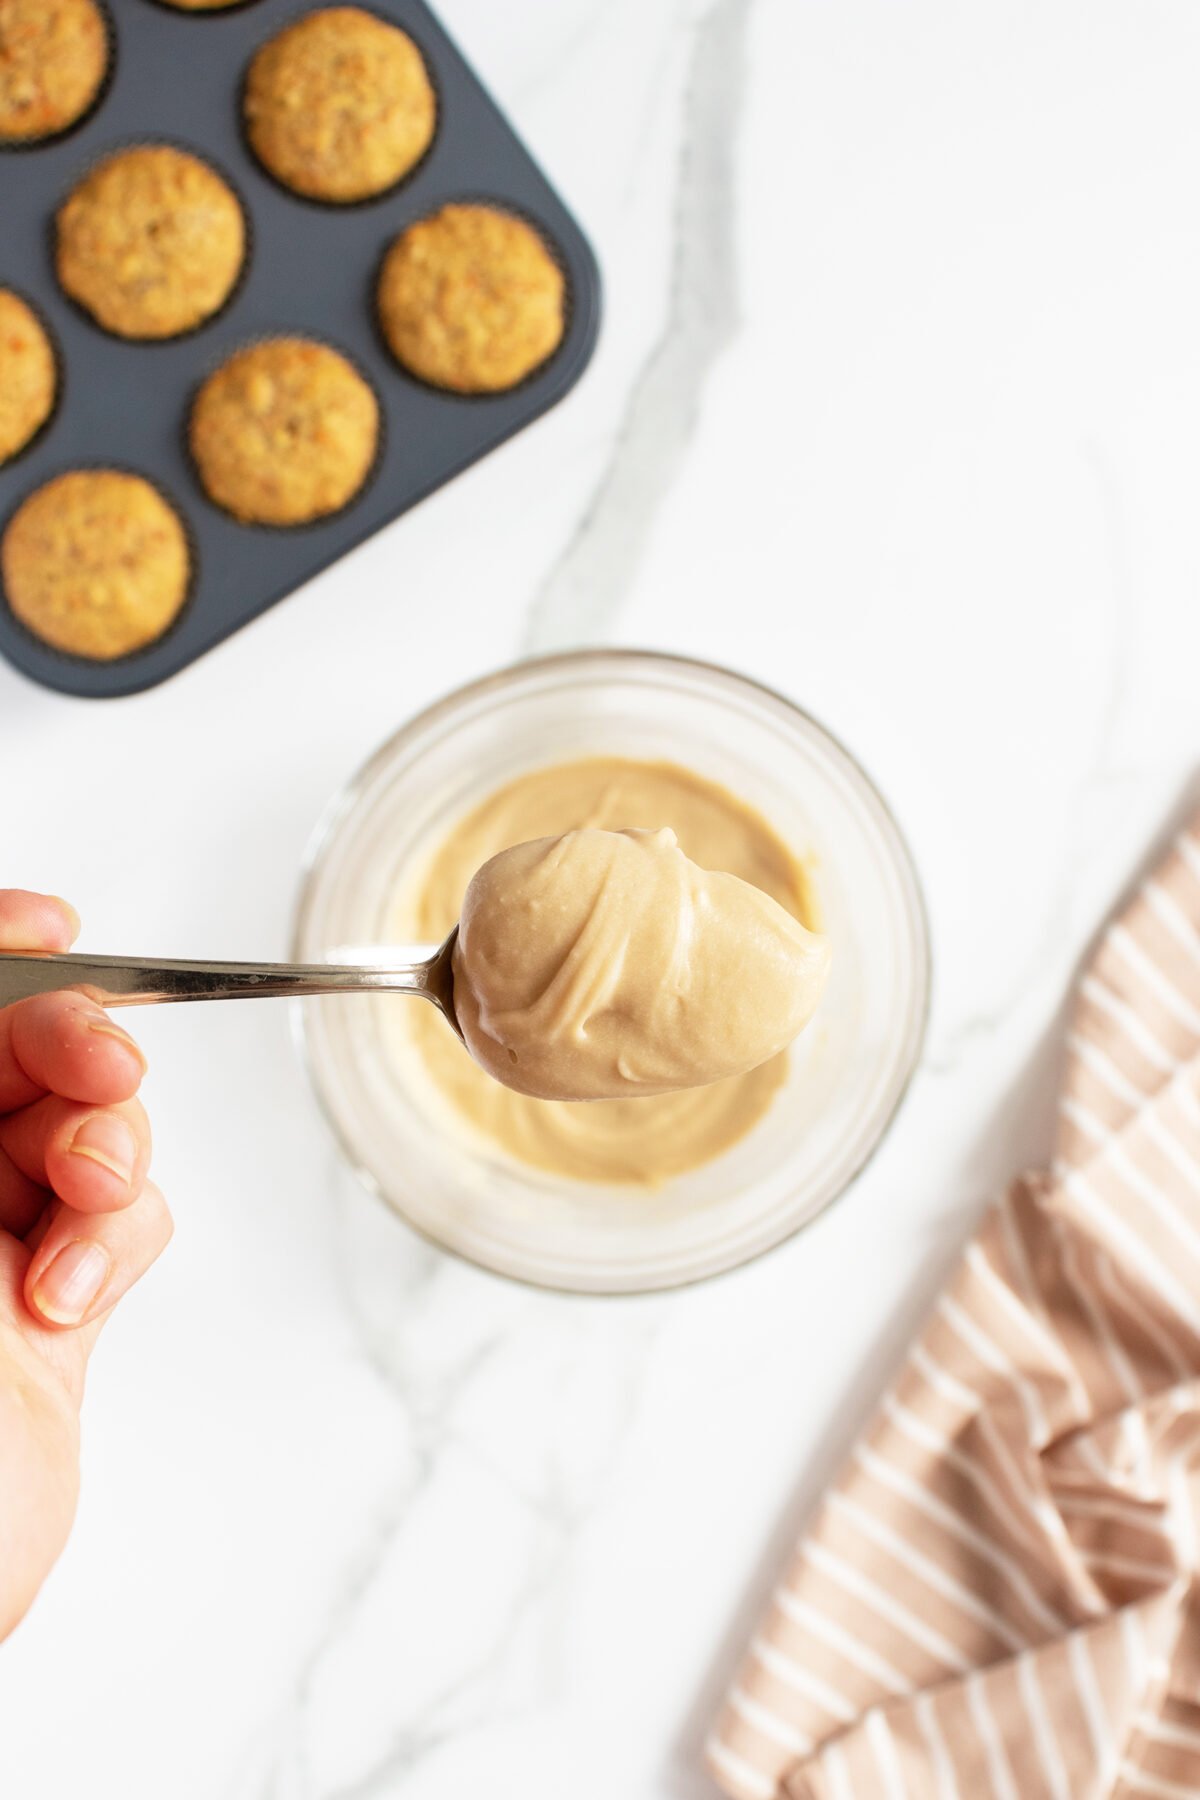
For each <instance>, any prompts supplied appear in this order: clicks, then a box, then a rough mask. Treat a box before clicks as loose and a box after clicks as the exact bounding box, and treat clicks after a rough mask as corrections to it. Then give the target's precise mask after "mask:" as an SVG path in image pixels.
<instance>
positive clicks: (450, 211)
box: [378, 205, 565, 394]
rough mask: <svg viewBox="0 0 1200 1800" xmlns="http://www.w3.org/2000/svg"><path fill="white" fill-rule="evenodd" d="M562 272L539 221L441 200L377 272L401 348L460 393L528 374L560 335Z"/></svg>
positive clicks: (395, 346)
mask: <svg viewBox="0 0 1200 1800" xmlns="http://www.w3.org/2000/svg"><path fill="white" fill-rule="evenodd" d="M564 295H565V284H564V281H563V275H562V271H561V269H560V268H559V266H558V264H557V263H556V262H555V260H554V258H553V257H552V256H551V254H550V252H549V251H548V250H547V248H546V246H545V244H544V243H543V242H542V240H541V238H540V237H539V236H538V234H537V232H536V231H534V230H533V228H532V227H531V226H529V225H527V224H526V223H525V221H524V220H523V219H517V218H514V217H513V215H512V214H511V213H507V212H502V211H500V210H499V208H497V207H494V206H459V205H454V206H443V207H442V209H441V211H440V212H437V213H434V214H433V215H432V216H431V217H430V218H428V219H420V220H418V221H417V223H416V224H415V225H410V226H409V227H408V229H407V230H406V231H403V232H401V234H400V236H399V237H398V238H397V239H396V241H395V243H394V244H393V245H392V247H391V249H390V250H389V251H388V253H387V256H386V257H385V259H384V264H383V270H382V273H381V274H380V278H379V295H378V301H379V321H380V324H381V326H382V328H383V334H384V336H385V338H386V339H387V341H388V344H389V345H390V346H391V350H392V353H393V355H394V356H395V357H396V358H397V360H398V361H399V362H401V363H403V365H404V367H405V368H406V369H409V370H410V371H411V372H412V373H413V374H414V375H417V376H419V377H420V378H421V380H422V381H428V382H431V383H432V384H433V385H434V386H435V387H442V388H452V389H454V390H455V391H456V392H458V393H462V394H482V393H495V392H498V391H500V390H502V389H504V388H510V387H513V386H515V385H516V383H517V382H518V381H522V380H523V379H524V378H525V376H526V375H529V374H530V373H531V372H532V371H533V370H534V369H536V368H537V367H538V365H539V364H540V363H543V362H545V360H546V358H547V357H548V356H549V355H551V353H552V352H553V351H554V350H555V349H557V347H558V345H559V343H560V342H561V341H562V335H563V330H564V327H565V318H564Z"/></svg>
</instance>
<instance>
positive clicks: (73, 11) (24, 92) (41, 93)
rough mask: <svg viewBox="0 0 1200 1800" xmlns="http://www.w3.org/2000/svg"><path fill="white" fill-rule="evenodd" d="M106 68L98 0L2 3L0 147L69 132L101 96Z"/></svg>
mask: <svg viewBox="0 0 1200 1800" xmlns="http://www.w3.org/2000/svg"><path fill="white" fill-rule="evenodd" d="M107 67H108V33H107V32H106V31H105V28H104V15H103V13H102V12H101V11H100V8H99V7H98V6H97V5H96V3H95V0H0V143H8V144H19V143H31V142H36V140H37V139H38V138H47V137H54V136H55V134H56V133H57V132H60V131H65V130H66V129H67V126H68V125H73V124H74V123H75V121H76V119H81V118H82V117H83V115H84V113H85V112H86V111H87V109H88V107H89V106H90V105H91V104H92V101H93V100H94V99H95V98H96V95H97V94H98V93H99V92H100V84H101V82H102V81H103V80H104V71H105V70H106V68H107Z"/></svg>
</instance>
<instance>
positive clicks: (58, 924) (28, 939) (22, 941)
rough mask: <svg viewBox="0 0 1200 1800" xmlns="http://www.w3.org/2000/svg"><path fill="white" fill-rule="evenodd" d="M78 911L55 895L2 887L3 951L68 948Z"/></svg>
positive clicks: (76, 933)
mask: <svg viewBox="0 0 1200 1800" xmlns="http://www.w3.org/2000/svg"><path fill="white" fill-rule="evenodd" d="M78 936H79V914H78V913H77V912H76V911H75V908H74V907H73V906H70V905H68V903H67V902H66V901H65V900H60V899H58V897H57V895H55V894H31V893H28V892H26V890H25V889H24V888H0V950H69V949H70V948H71V945H72V944H73V943H74V942H75V939H76V938H77V937H78Z"/></svg>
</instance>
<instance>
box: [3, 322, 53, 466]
mask: <svg viewBox="0 0 1200 1800" xmlns="http://www.w3.org/2000/svg"><path fill="white" fill-rule="evenodd" d="M57 387H58V373H57V370H56V368H55V365H54V351H53V350H52V349H51V346H50V339H49V338H48V337H47V336H46V333H45V330H44V328H43V326H42V324H41V322H40V320H39V319H38V317H37V315H36V314H35V313H34V312H33V311H32V310H31V308H30V307H28V306H27V305H26V304H25V302H24V300H22V299H21V297H20V295H19V294H14V293H12V292H11V290H10V289H8V288H0V463H3V462H6V461H7V460H8V458H9V457H10V456H15V455H16V453H17V451H18V450H22V449H24V447H25V445H26V444H27V443H28V442H29V440H30V438H31V437H33V436H34V435H35V433H36V432H37V431H38V430H39V429H40V428H41V426H43V425H44V424H45V422H46V420H47V419H48V418H49V417H50V414H51V412H52V411H53V409H54V395H55V391H56V389H57Z"/></svg>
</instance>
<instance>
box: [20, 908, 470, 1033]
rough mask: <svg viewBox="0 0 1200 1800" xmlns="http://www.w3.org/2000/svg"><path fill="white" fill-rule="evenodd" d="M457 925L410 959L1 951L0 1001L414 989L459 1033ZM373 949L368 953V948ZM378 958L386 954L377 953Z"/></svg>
mask: <svg viewBox="0 0 1200 1800" xmlns="http://www.w3.org/2000/svg"><path fill="white" fill-rule="evenodd" d="M457 936H458V927H457V926H455V928H454V930H453V931H452V932H451V933H450V936H449V937H448V938H447V939H446V941H445V943H444V944H442V945H441V946H440V947H439V948H438V949H437V950H435V951H433V953H432V954H431V955H429V956H426V957H424V958H422V959H420V960H418V961H415V962H400V963H391V962H384V961H382V960H380V961H372V962H370V963H364V964H362V965H355V964H351V963H243V962H174V961H165V960H164V961H161V962H156V961H154V960H153V959H151V958H149V957H144V956H77V955H74V954H71V955H54V954H50V953H48V952H43V951H40V950H17V951H11V950H9V951H0V1006H9V1005H11V1003H12V1002H13V1001H14V1000H25V999H28V997H29V996H30V995H31V994H46V993H51V992H53V991H54V990H55V989H57V988H85V989H86V990H87V992H88V993H89V994H91V995H92V997H93V998H94V999H96V1000H98V1001H99V1002H100V1004H101V1006H149V1005H151V1004H152V1003H154V1002H156V1001H166V1000H255V999H257V1000H269V999H277V998H280V997H288V998H295V997H300V998H305V997H307V996H309V995H312V994H415V995H416V996H417V998H418V999H420V1000H429V1001H432V1003H433V1005H434V1006H436V1007H437V1009H438V1011H439V1012H440V1013H441V1014H442V1015H443V1017H444V1018H446V1019H447V1020H449V1022H450V1024H451V1025H452V1026H453V1027H454V1029H455V1031H458V1035H459V1036H460V1037H461V1036H462V1033H461V1031H459V1029H458V1020H457V1019H456V1018H455V1016H454V975H453V971H452V969H451V967H450V957H451V953H452V951H453V949H454V940H455V938H456V937H457ZM373 954H374V953H373ZM378 954H379V956H380V958H381V959H382V957H383V956H384V955H385V954H386V952H384V951H380V952H379V953H378Z"/></svg>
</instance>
